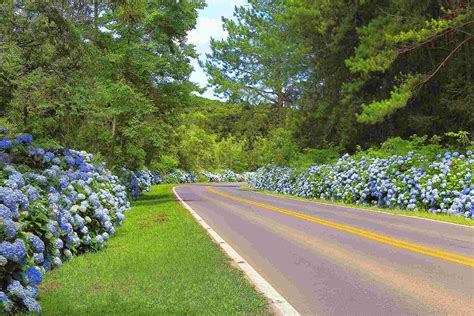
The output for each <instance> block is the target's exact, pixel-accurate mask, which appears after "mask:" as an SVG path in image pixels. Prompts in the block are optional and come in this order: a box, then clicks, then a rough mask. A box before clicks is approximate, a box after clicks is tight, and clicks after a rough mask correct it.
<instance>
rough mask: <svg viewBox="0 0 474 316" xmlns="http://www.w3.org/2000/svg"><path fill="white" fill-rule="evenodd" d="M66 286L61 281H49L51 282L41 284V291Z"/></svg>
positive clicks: (46, 291) (44, 291)
mask: <svg viewBox="0 0 474 316" xmlns="http://www.w3.org/2000/svg"><path fill="white" fill-rule="evenodd" d="M63 286H64V284H62V283H61V282H49V283H43V284H41V285H40V286H39V288H40V291H41V292H42V293H45V294H46V293H48V292H50V291H52V290H55V289H60V288H62V287H63Z"/></svg>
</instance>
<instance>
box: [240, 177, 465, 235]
mask: <svg viewBox="0 0 474 316" xmlns="http://www.w3.org/2000/svg"><path fill="white" fill-rule="evenodd" d="M241 188H242V189H244V190H249V191H254V192H260V193H264V194H269V195H273V196H279V197H285V198H292V199H296V200H304V201H313V202H319V203H326V204H332V205H339V206H346V207H355V208H362V209H366V210H369V211H373V212H382V213H390V214H399V215H406V216H412V217H421V218H428V219H433V220H437V221H441V222H448V223H455V224H461V225H466V226H474V220H471V219H467V218H465V217H462V216H454V215H449V214H432V213H429V212H426V211H406V210H397V209H388V208H378V207H371V206H363V205H356V204H347V203H340V202H332V201H328V200H319V199H311V198H304V197H300V196H295V195H288V194H280V193H275V192H271V191H264V190H257V189H253V188H251V187H249V186H242V187H241Z"/></svg>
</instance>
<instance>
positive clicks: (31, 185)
mask: <svg viewBox="0 0 474 316" xmlns="http://www.w3.org/2000/svg"><path fill="white" fill-rule="evenodd" d="M3 133H5V131H3ZM129 208H130V204H129V202H128V198H127V193H126V191H125V187H124V186H122V185H121V184H120V183H119V180H118V178H117V177H116V176H114V175H113V174H112V173H111V172H110V171H109V170H107V169H106V168H105V166H104V164H102V163H99V162H95V161H94V158H93V156H92V155H90V154H88V153H85V152H79V151H75V150H71V149H56V150H55V151H46V150H44V149H42V148H38V147H35V146H33V145H32V137H31V136H30V135H21V136H19V137H17V138H14V139H12V138H6V137H3V138H0V272H1V274H0V287H1V288H0V310H3V311H4V312H10V313H14V312H19V311H31V312H39V311H40V305H39V303H38V301H37V296H38V288H37V286H38V285H39V284H40V283H41V280H42V276H43V274H44V273H45V272H46V271H48V270H50V269H53V268H57V267H60V266H61V264H62V263H63V262H64V261H67V260H69V259H71V258H72V257H73V256H74V255H78V254H81V253H84V252H88V251H97V250H99V249H101V248H102V247H103V245H104V241H106V240H107V239H108V238H109V236H110V235H112V234H114V233H115V227H117V226H119V225H120V224H121V223H122V221H123V219H124V212H125V211H126V210H128V209H129Z"/></svg>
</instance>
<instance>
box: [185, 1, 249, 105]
mask: <svg viewBox="0 0 474 316" xmlns="http://www.w3.org/2000/svg"><path fill="white" fill-rule="evenodd" d="M206 2H207V7H206V8H205V9H203V10H200V11H199V17H198V20H197V25H196V29H194V30H192V31H191V32H189V33H188V42H189V43H192V44H194V45H195V46H196V51H197V52H198V54H199V56H200V57H199V58H200V59H204V57H205V53H209V52H210V49H209V43H210V40H211V37H212V38H215V39H220V38H225V37H226V36H227V34H226V33H225V32H224V30H223V29H222V21H221V16H225V17H232V12H233V11H234V6H236V5H237V6H239V5H243V4H245V3H247V1H246V0H207V1H206ZM192 65H193V67H194V72H193V73H192V74H191V81H193V82H195V83H197V84H199V86H201V87H205V86H206V84H207V78H206V75H205V73H204V71H203V70H202V69H201V67H199V64H198V62H197V60H193V61H192ZM203 96H204V97H207V98H212V99H217V97H215V96H214V93H213V92H212V91H211V90H210V89H208V90H207V91H206V93H204V95H203Z"/></svg>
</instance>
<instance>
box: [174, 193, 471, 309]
mask: <svg viewBox="0 0 474 316" xmlns="http://www.w3.org/2000/svg"><path fill="white" fill-rule="evenodd" d="M176 192H177V193H178V194H179V196H180V197H181V198H182V199H183V200H184V201H185V202H186V203H187V204H188V205H189V206H190V207H192V208H193V209H194V210H195V211H196V212H197V213H198V214H199V215H200V216H201V217H202V218H203V219H204V220H205V221H206V222H207V223H208V224H209V225H210V226H211V227H212V228H213V229H214V230H215V231H216V232H217V233H218V234H219V235H220V236H222V238H223V239H224V240H225V241H226V242H227V243H228V244H230V245H231V246H232V247H233V248H234V249H235V250H236V251H237V252H238V253H239V254H240V255H241V256H242V257H243V258H244V259H245V260H246V261H247V262H248V263H249V264H250V265H251V266H252V267H253V268H254V269H255V270H256V271H257V272H259V273H260V274H261V275H262V276H263V277H264V278H265V279H266V280H267V281H268V282H269V283H270V284H271V285H272V286H273V287H274V288H275V289H276V290H277V291H278V292H279V293H280V294H281V295H282V296H283V297H285V298H286V299H287V300H288V301H289V303H290V304H291V305H293V307H295V309H296V310H297V311H298V312H299V313H301V314H304V315H315V314H317V315H474V228H472V227H466V226H461V225H455V224H448V223H441V222H437V221H431V220H423V219H417V218H411V217H404V216H397V215H390V214H384V213H378V212H372V211H367V210H363V209H357V208H346V207H341V206H335V205H327V204H322V203H316V202H310V201H300V200H293V199H287V198H283V197H275V196H271V195H266V194H262V193H257V192H252V191H248V190H244V189H241V188H240V185H239V184H227V185H222V184H212V185H183V186H179V187H177V188H176Z"/></svg>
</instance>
